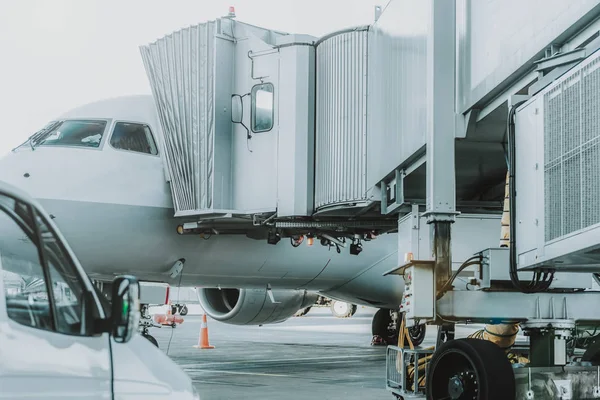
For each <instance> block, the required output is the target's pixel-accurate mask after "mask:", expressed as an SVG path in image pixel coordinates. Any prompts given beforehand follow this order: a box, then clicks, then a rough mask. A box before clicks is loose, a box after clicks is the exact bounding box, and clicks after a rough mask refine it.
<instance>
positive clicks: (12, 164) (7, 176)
mask: <svg viewBox="0 0 600 400" xmlns="http://www.w3.org/2000/svg"><path fill="white" fill-rule="evenodd" d="M32 155H33V154H32V152H31V151H29V152H27V151H24V150H16V151H15V152H11V153H9V154H7V155H6V156H4V157H2V158H1V159H0V180H2V181H3V182H6V183H8V184H10V185H13V186H15V187H17V188H19V189H21V190H24V191H26V192H27V193H28V194H29V195H31V196H33V197H37V196H36V193H35V192H37V187H36V186H37V185H35V183H34V182H35V180H34V179H31V177H32V174H34V175H37V174H35V173H34V170H35V162H34V160H33V159H32Z"/></svg>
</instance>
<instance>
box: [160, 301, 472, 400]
mask: <svg viewBox="0 0 600 400" xmlns="http://www.w3.org/2000/svg"><path fill="white" fill-rule="evenodd" d="M375 312H376V309H373V308H362V307H359V309H358V311H357V313H356V314H355V315H354V316H353V317H351V318H347V319H340V318H335V317H333V316H332V315H331V312H330V311H329V309H328V308H317V309H315V308H313V309H312V310H311V311H310V312H309V313H308V315H306V316H304V317H296V318H290V319H289V320H287V321H285V322H283V323H280V324H273V325H264V326H262V327H259V326H237V325H228V324H224V323H220V322H218V321H215V320H212V319H210V318H209V319H208V330H209V341H210V344H211V345H213V346H215V348H214V349H211V350H200V349H196V348H194V347H193V346H194V345H196V344H197V343H198V337H199V332H200V322H201V317H200V316H198V315H191V316H190V315H188V316H186V317H184V318H185V320H184V322H183V324H181V325H179V326H177V328H170V327H163V328H160V329H153V330H152V332H151V333H152V335H154V336H155V338H156V339H157V340H158V343H159V346H160V348H161V349H162V350H163V351H165V352H166V353H167V354H168V355H169V356H170V357H171V358H172V359H173V360H174V361H175V362H176V363H177V364H178V365H180V366H181V367H182V368H183V369H184V370H185V371H186V372H187V373H188V374H189V376H190V377H191V378H192V380H193V382H194V386H195V387H196V389H197V390H198V392H199V393H200V396H201V399H203V400H222V399H223V400H224V399H265V400H267V399H269V400H270V399H285V400H300V399H327V400H338V399H339V400H342V399H343V400H353V399H373V400H377V399H387V400H394V396H393V395H392V394H391V393H390V392H388V391H387V390H386V389H385V352H386V347H385V346H371V319H372V317H373V314H374V313H375ZM477 328H479V326H474V325H473V326H471V327H464V328H463V327H457V332H456V334H457V337H460V336H466V335H467V334H469V333H470V332H472V331H474V330H475V329H477ZM435 338H436V330H435V328H434V327H428V331H427V336H426V339H425V341H424V343H423V345H422V346H431V345H433V344H434V343H435Z"/></svg>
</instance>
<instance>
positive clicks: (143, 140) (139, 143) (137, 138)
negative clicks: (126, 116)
mask: <svg viewBox="0 0 600 400" xmlns="http://www.w3.org/2000/svg"><path fill="white" fill-rule="evenodd" d="M110 145H111V146H112V147H114V148H115V149H119V150H128V151H135V152H138V153H146V154H152V155H156V154H158V149H157V148H156V143H155V142H154V138H153V137H152V132H151V131H150V127H149V126H148V125H144V124H135V123H129V122H117V123H116V124H115V129H114V131H113V134H112V136H111V138H110Z"/></svg>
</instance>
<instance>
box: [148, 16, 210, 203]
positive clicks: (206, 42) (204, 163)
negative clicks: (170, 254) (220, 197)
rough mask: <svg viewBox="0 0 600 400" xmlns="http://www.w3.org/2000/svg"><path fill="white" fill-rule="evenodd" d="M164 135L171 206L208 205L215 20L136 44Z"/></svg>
mask: <svg viewBox="0 0 600 400" xmlns="http://www.w3.org/2000/svg"><path fill="white" fill-rule="evenodd" d="M140 50H141V53H142V59H143V62H144V66H145V68H146V73H147V75H148V78H149V80H150V85H151V88H152V93H153V95H154V99H155V101H156V104H157V108H158V113H159V117H160V121H161V125H162V128H163V132H164V136H165V149H166V161H167V165H168V168H169V172H170V175H171V191H172V193H173V199H174V203H175V211H176V212H182V211H194V210H203V209H209V208H211V207H212V192H213V180H214V178H213V162H214V160H213V159H214V90H215V83H214V73H215V72H214V69H215V61H214V60H215V23H214V22H208V23H204V24H200V25H196V26H192V27H189V28H186V29H182V30H180V31H177V32H174V33H173V34H171V35H168V36H165V37H164V38H161V39H159V40H157V41H156V42H154V43H151V44H149V45H147V46H142V47H141V48H140Z"/></svg>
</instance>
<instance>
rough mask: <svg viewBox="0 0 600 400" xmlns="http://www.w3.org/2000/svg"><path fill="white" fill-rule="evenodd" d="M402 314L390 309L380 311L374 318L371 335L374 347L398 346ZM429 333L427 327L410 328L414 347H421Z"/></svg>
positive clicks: (409, 332)
mask: <svg viewBox="0 0 600 400" xmlns="http://www.w3.org/2000/svg"><path fill="white" fill-rule="evenodd" d="M401 317H402V314H399V313H398V312H396V311H393V310H388V309H384V308H382V309H379V310H377V312H376V313H375V315H374V316H373V322H372V323H371V333H372V335H373V341H372V342H371V344H373V345H387V344H390V345H394V346H395V345H397V344H398V330H399V329H400V323H401V321H402V320H401ZM426 333H427V327H426V325H418V326H413V327H410V328H408V334H409V336H410V339H411V341H412V343H413V345H414V346H420V345H421V343H423V340H424V339H425V334H426Z"/></svg>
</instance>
